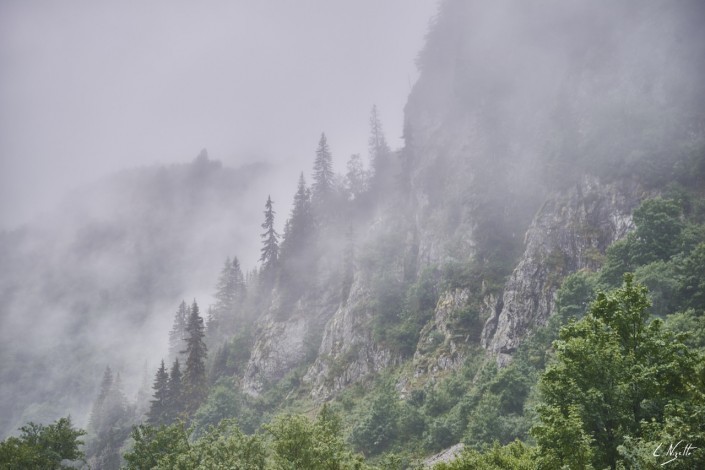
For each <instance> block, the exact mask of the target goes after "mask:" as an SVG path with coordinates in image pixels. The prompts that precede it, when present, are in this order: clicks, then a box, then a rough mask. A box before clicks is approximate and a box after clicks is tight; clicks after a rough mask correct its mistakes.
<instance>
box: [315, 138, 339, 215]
mask: <svg viewBox="0 0 705 470" xmlns="http://www.w3.org/2000/svg"><path fill="white" fill-rule="evenodd" d="M333 178H334V174H333V156H332V155H331V153H330V149H329V147H328V141H327V139H326V135H325V134H321V140H320V141H319V142H318V149H317V150H316V160H314V162H313V186H312V189H313V195H312V199H313V203H314V204H316V205H318V204H323V203H324V201H326V200H328V199H329V198H330V195H331V193H332V192H333Z"/></svg>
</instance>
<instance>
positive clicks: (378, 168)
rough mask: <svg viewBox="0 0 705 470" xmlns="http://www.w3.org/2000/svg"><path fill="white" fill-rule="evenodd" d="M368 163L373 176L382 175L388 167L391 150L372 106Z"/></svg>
mask: <svg viewBox="0 0 705 470" xmlns="http://www.w3.org/2000/svg"><path fill="white" fill-rule="evenodd" d="M369 150H370V161H371V162H372V168H373V170H374V172H375V175H380V174H381V173H384V172H385V171H386V169H387V167H388V165H389V155H390V153H391V150H390V149H389V145H388V144H387V139H386V138H385V137H384V131H383V130H382V121H380V119H379V114H378V113H377V106H376V105H375V106H372V112H371V114H370V139H369Z"/></svg>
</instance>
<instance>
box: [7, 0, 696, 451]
mask: <svg viewBox="0 0 705 470" xmlns="http://www.w3.org/2000/svg"><path fill="white" fill-rule="evenodd" d="M637 5H640V4H638V3H636V2H624V3H620V4H619V5H618V6H612V5H611V3H609V2H604V3H597V2H592V1H590V0H584V1H577V2H574V3H566V2H562V1H560V0H545V1H537V2H535V3H519V2H517V3H510V2H494V3H483V2H481V1H476V2H470V1H468V2H465V1H464V0H448V1H446V2H444V6H443V13H442V14H440V15H438V17H437V18H436V20H435V22H434V23H433V24H434V25H435V26H433V29H432V31H431V32H430V33H429V34H428V35H426V31H427V29H428V24H429V20H430V19H431V18H433V17H434V13H435V10H436V4H435V1H431V0H425V1H421V0H415V1H410V0H393V1H392V0H390V1H384V2H375V1H372V0H367V1H351V2H345V3H343V2H342V1H341V2H324V1H323V0H318V1H313V0H307V1H296V2H294V1H285V0H279V1H270V2H245V1H234V2H226V1H219V2H212V3H209V4H208V7H207V8H206V7H196V6H195V4H192V3H188V2H166V1H163V2H153V3H149V4H148V5H145V4H144V3H139V2H120V3H117V2H116V3H113V4H110V5H98V4H95V3H91V2H88V1H76V2H72V3H67V2H61V3H60V2H49V1H46V2H19V1H14V2H4V3H2V4H0V70H2V72H1V73H2V75H1V77H2V78H1V81H0V156H1V161H0V165H1V166H0V266H1V267H2V273H1V274H0V295H1V296H2V302H0V357H1V358H2V361H0V386H2V393H0V437H2V436H3V434H4V433H8V432H10V431H11V430H13V429H15V428H16V427H17V426H18V425H21V424H23V423H24V422H26V421H28V420H36V421H44V422H46V421H49V420H53V419H56V418H57V417H59V416H62V415H65V414H66V413H67V411H69V412H71V413H72V415H73V416H74V417H76V421H77V423H78V424H79V425H81V426H84V425H85V424H86V416H87V412H88V410H89V407H90V404H91V402H92V400H93V399H94V397H95V395H96V388H97V386H98V383H99V381H100V377H101V373H102V370H103V368H104V367H105V366H106V365H108V364H109V365H110V366H111V367H112V368H113V370H115V371H117V372H120V373H122V374H123V380H124V383H125V388H126V391H127V392H128V394H129V398H130V399H133V398H134V396H135V393H136V391H137V389H138V387H139V386H140V385H141V384H142V380H143V376H144V374H143V371H144V368H145V363H146V369H147V377H148V381H149V378H150V376H151V374H152V373H153V372H154V370H155V368H156V366H157V364H158V361H159V360H160V359H161V357H164V356H165V354H166V351H167V337H168V332H169V329H170V327H171V324H172V319H173V317H174V313H175V312H176V309H177V307H178V305H179V303H180V302H181V300H182V299H184V300H185V301H186V302H188V303H190V302H191V301H192V300H193V299H196V300H197V301H198V303H199V305H200V306H201V313H203V314H205V313H206V312H207V310H208V306H209V305H210V304H211V303H213V297H214V295H213V294H214V293H215V290H216V283H217V280H218V275H219V273H220V270H221V267H222V266H223V261H224V260H225V259H226V257H230V256H237V257H238V258H239V259H240V262H241V265H242V268H243V270H244V271H245V274H247V271H249V270H251V269H252V268H253V267H255V266H256V265H257V263H258V260H259V255H260V247H261V246H262V240H261V238H260V234H261V233H262V226H261V224H262V222H263V210H264V203H265V200H266V199H267V196H268V195H271V196H272V199H273V200H274V210H275V211H276V219H275V222H276V229H277V231H278V232H279V234H283V233H284V231H285V229H284V221H285V220H286V219H287V217H289V215H290V214H292V215H291V217H290V221H291V220H293V219H294V218H295V217H294V215H293V212H292V200H293V199H294V193H295V192H296V190H297V178H298V176H299V174H300V173H301V172H303V175H304V176H305V178H306V180H307V182H308V183H309V184H310V183H312V178H311V174H312V168H313V162H314V158H315V157H316V150H317V144H318V142H319V138H320V136H321V133H322V132H325V134H326V136H327V142H328V145H329V146H330V150H331V152H332V155H333V169H334V170H335V172H336V173H337V174H336V175H335V176H332V177H331V179H332V182H331V181H329V183H330V187H329V189H330V191H329V192H320V193H318V194H315V191H316V190H315V186H314V189H312V191H311V192H307V191H306V188H303V187H302V188H301V189H302V191H301V194H303V195H304V196H303V197H301V198H300V201H304V200H308V202H307V203H302V205H301V207H302V208H303V209H301V212H300V214H299V216H300V218H299V220H298V221H297V223H296V224H295V223H293V222H292V224H291V225H289V226H288V228H289V229H290V231H289V235H291V234H292V233H293V234H294V235H291V238H289V239H288V240H286V243H285V240H282V241H281V247H280V248H281V251H280V254H282V253H286V254H285V255H284V254H282V255H281V258H280V259H278V260H277V262H280V261H281V259H284V261H281V263H279V264H277V263H275V264H274V267H273V268H272V269H273V271H272V272H270V273H268V275H267V276H261V277H260V278H255V282H254V283H253V284H255V285H256V286H257V282H259V281H261V283H262V284H265V283H269V282H270V281H271V284H267V285H266V286H265V287H264V288H262V289H261V290H260V291H257V290H255V292H256V294H255V295H253V296H252V297H253V298H256V299H255V300H256V301H255V302H253V303H252V304H251V305H249V306H248V308H250V311H248V312H247V313H248V314H249V317H248V318H249V319H248V321H250V320H252V319H253V318H257V319H259V318H260V316H263V315H273V316H274V317H276V315H280V316H279V317H276V318H278V319H280V320H281V319H285V318H288V317H287V315H292V314H294V313H295V314H301V315H304V314H309V315H318V317H317V318H316V321H319V320H320V322H319V323H320V325H321V326H322V325H323V323H325V321H327V320H329V319H330V318H331V316H332V315H333V314H334V312H335V311H336V308H337V305H339V304H340V302H341V297H342V296H343V295H346V294H342V295H341V290H342V291H344V290H345V289H347V290H348V294H349V293H350V290H351V289H352V283H353V279H364V278H365V276H367V279H368V280H369V283H370V284H375V285H374V286H364V285H362V283H359V284H360V285H356V286H355V287H356V288H357V289H358V290H359V292H358V293H359V294H360V295H359V297H358V298H359V299H365V298H366V297H370V298H372V296H373V295H377V294H376V293H375V292H376V289H378V285H377V284H379V285H381V286H382V287H380V288H379V289H378V290H379V291H383V290H385V286H387V287H389V286H392V287H394V288H395V289H396V291H394V292H397V294H398V296H397V297H398V299H397V300H399V302H398V303H397V304H395V303H394V302H392V301H390V302H389V305H391V307H389V308H387V309H386V314H387V315H388V316H389V317H390V318H392V317H393V318H394V319H395V320H393V321H396V319H397V316H398V315H397V314H398V313H399V312H400V311H401V307H399V306H400V305H401V300H403V296H402V294H401V293H403V292H404V289H406V288H407V287H409V284H410V283H411V282H412V281H413V280H414V279H415V278H416V277H417V276H419V273H421V272H422V271H423V270H424V269H425V268H432V270H436V271H437V272H436V274H437V275H438V276H443V275H445V274H443V273H442V272H441V271H442V268H446V267H448V266H451V267H452V266H456V267H462V268H463V269H465V268H469V267H470V268H472V269H471V270H469V271H468V272H472V273H473V274H472V275H473V277H474V276H477V277H478V278H479V277H482V279H481V283H480V284H482V286H485V285H486V284H491V285H492V287H491V288H492V289H494V291H492V292H491V293H492V295H499V297H498V298H501V295H500V294H501V290H502V289H503V288H504V287H503V286H504V282H505V280H506V278H507V277H508V276H509V274H511V272H512V269H514V267H515V266H516V263H517V260H518V258H519V256H520V255H521V253H522V250H523V249H524V246H523V242H522V240H523V237H522V235H523V234H524V233H526V229H527V228H528V226H529V224H530V223H531V219H532V217H533V216H534V215H535V214H536V212H537V210H538V209H539V208H540V207H541V205H542V204H543V203H544V202H545V200H546V198H547V196H548V195H551V194H553V195H555V194H556V193H557V192H560V191H562V190H565V189H566V188H567V187H569V186H571V185H573V186H575V185H576V183H577V182H579V181H581V180H582V179H583V178H584V177H585V175H588V174H590V175H593V176H596V177H598V178H604V180H605V181H615V180H617V179H619V178H623V179H625V180H626V179H627V178H634V179H640V180H641V181H640V182H641V183H644V184H645V187H647V186H649V185H651V186H650V187H649V190H651V188H658V187H659V185H661V186H663V185H665V184H667V183H668V179H669V178H671V177H672V176H673V177H676V176H677V173H678V172H680V173H687V172H688V171H689V170H688V169H689V168H696V165H694V163H693V162H695V163H697V160H696V159H697V158H698V156H697V155H698V154H697V151H698V149H702V148H704V147H703V142H705V132H703V129H704V127H703V122H705V120H704V119H703V111H702V110H703V109H705V108H704V107H703V102H704V100H705V94H703V93H702V83H703V82H702V70H703V63H704V62H703V57H705V54H704V50H703V47H704V46H703V45H705V41H703V40H702V38H703V33H702V29H701V28H700V24H699V21H698V19H699V18H702V16H703V12H702V7H697V8H696V7H695V5H696V3H695V2H693V3H692V4H684V5H685V7H687V8H685V7H683V9H682V10H681V9H680V8H679V7H678V6H676V4H668V3H659V2H651V3H649V4H648V7H645V8H643V9H642V8H640V7H639V6H637ZM689 5H690V6H689ZM689 13H692V15H691V14H689ZM681 35H682V36H683V37H685V38H686V39H685V40H683V39H682V38H681ZM424 37H427V38H428V40H427V41H426V42H424ZM689 38H694V39H693V40H692V41H689ZM419 51H421V53H420V54H419ZM416 64H418V66H419V69H420V70H421V72H420V73H419V69H417V65H416ZM373 105H376V107H377V109H378V110H379V113H380V116H379V117H380V118H381V123H382V125H383V128H384V131H385V135H386V139H387V141H388V142H389V147H387V146H386V145H379V146H378V148H376V150H373V151H372V152H371V153H375V152H377V153H376V154H375V155H377V156H380V155H381V156H383V157H384V158H382V157H380V158H379V160H376V161H377V165H376V166H375V168H374V171H362V169H361V168H358V170H360V171H359V172H358V173H359V175H358V176H360V178H359V180H360V181H362V183H361V184H360V188H362V189H360V190H359V192H357V193H356V192H355V191H354V190H352V189H351V187H352V185H351V184H348V185H347V186H346V184H341V182H342V175H344V174H345V172H346V170H347V168H346V162H347V161H348V158H349V157H350V155H351V154H360V155H362V160H363V161H364V167H365V169H366V170H369V169H370V167H371V166H372V164H371V161H370V155H369V154H368V137H369V136H370V110H371V108H372V106H373ZM403 113H405V115H404V114H403ZM402 133H404V135H405V140H404V141H402V138H401V136H402ZM372 147H374V146H372ZM202 149H204V150H202ZM205 149H207V150H205ZM679 149H680V150H679ZM683 149H685V150H683ZM688 149H695V150H693V151H686V150H688ZM397 157H401V158H397ZM375 159H376V157H375ZM385 159H386V160H385ZM380 162H381V163H380ZM679 168H680V170H679ZM348 183H349V181H348ZM333 187H335V191H333V190H332V189H331V188H333ZM306 204H309V205H308V206H306ZM316 211H319V212H318V213H316ZM301 214H303V216H301ZM312 214H314V215H313V216H312ZM318 216H321V217H320V219H319V220H315V219H316V217H318ZM301 220H303V221H304V222H301ZM297 224H298V226H296V225H297ZM292 227H295V228H292ZM296 230H298V232H297V231H296ZM319 230H320V232H319ZM348 234H350V237H349V239H348V238H347V237H348ZM319 235H320V236H319ZM319 238H320V239H319ZM287 243H288V245H287ZM287 251H288V253H287ZM353 253H354V254H353ZM346 254H349V256H348V259H347V260H346V259H345V255H346ZM354 257H356V258H355V259H353V258H354ZM341 259H342V260H343V262H341ZM355 270H357V271H355ZM363 270H366V272H365V273H364V275H359V274H360V271H363ZM353 271H355V272H354V273H353ZM477 273H479V274H477ZM436 274H434V275H436ZM268 276H272V277H271V278H270V277H268ZM379 280H382V281H384V282H388V283H389V284H385V283H384V282H377V281H379ZM486 281H487V282H486ZM438 282H440V281H438ZM343 284H344V285H345V287H344V288H343V289H341V285H343ZM267 289H269V290H267ZM365 289H369V290H370V292H367V291H365ZM478 289H479V288H478ZM484 289H485V287H482V289H480V290H484ZM273 292H274V295H272V293H273ZM319 294H320V295H319ZM368 294H369V295H368ZM475 294H477V295H480V294H481V293H480V292H479V291H478V292H477V293H475ZM258 296H259V297H260V298H257V297H258ZM270 297H271V298H270ZM392 297H393V296H392ZM311 299H313V300H311ZM321 299H323V300H321ZM307 301H311V302H312V303H314V304H315V302H319V304H316V305H314V306H313V307H311V305H309V304H307V303H306V302H307ZM483 301H484V300H483ZM320 302H322V303H326V302H327V303H328V304H327V305H322V304H321V303H320ZM345 302H347V299H345ZM370 305H377V304H375V303H374V302H371V303H370ZM294 306H296V307H295V308H294ZM309 307H311V308H309ZM296 309H298V310H297V311H296V312H295V310H296ZM351 311H352V307H351ZM380 311H381V309H380V310H379V311H375V310H374V307H372V308H371V310H370V312H372V313H374V314H379V315H377V317H381V316H383V314H380ZM292 312H294V313H292ZM302 312H304V313H302ZM311 312H317V313H315V314H314V313H311ZM230 313H232V312H230ZM478 315H479V314H478ZM264 318H266V319H268V320H269V318H270V317H268V316H266V317H264ZM478 318H480V317H479V316H478ZM253 321H254V320H253ZM389 321H390V324H392V323H391V322H392V320H389ZM233 324H235V321H233V322H232V323H231V326H232V325H233ZM417 326H418V325H417ZM232 333H233V332H232V331H229V332H227V333H224V334H228V335H231V336H232ZM411 333H412V334H410V335H408V336H407V339H408V338H411V339H409V340H408V341H409V342H410V343H413V338H414V335H413V334H414V333H416V332H411ZM477 333H478V335H479V331H478V332H477ZM365 335H366V333H365ZM363 336H364V335H363ZM312 337H315V336H312ZM468 337H469V336H468ZM314 343H315V341H311V347H312V348H314V349H315V346H316V344H314ZM407 346H408V345H407ZM415 346H416V345H415V343H414V344H411V345H410V346H409V347H408V348H407V349H409V350H410V351H411V352H407V353H408V354H413V348H414V347H415ZM292 356H293V354H292ZM3 381H4V383H3ZM147 394H148V393H147ZM143 404H144V403H143Z"/></svg>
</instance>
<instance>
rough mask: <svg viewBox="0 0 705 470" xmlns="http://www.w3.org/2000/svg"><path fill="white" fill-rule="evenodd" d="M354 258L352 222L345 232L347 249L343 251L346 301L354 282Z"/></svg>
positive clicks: (343, 291) (343, 292) (343, 290)
mask: <svg viewBox="0 0 705 470" xmlns="http://www.w3.org/2000/svg"><path fill="white" fill-rule="evenodd" d="M354 259H355V245H354V242H353V228H352V224H351V225H349V226H348V230H347V233H346V234H345V251H344V253H343V286H342V287H343V288H342V296H341V297H342V300H343V302H344V303H345V302H347V301H348V296H349V295H350V288H351V287H352V283H353V276H354Z"/></svg>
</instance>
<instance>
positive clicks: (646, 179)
mask: <svg viewBox="0 0 705 470" xmlns="http://www.w3.org/2000/svg"><path fill="white" fill-rule="evenodd" d="M535 7H536V5H531V6H529V5H528V4H523V3H522V4H512V5H511V6H510V5H509V4H506V3H501V2H500V3H493V4H491V5H487V4H485V3H481V2H465V1H447V2H444V3H443V5H442V8H441V9H440V11H439V15H438V17H437V18H436V21H435V24H434V26H433V27H432V29H431V31H430V33H429V35H428V40H427V45H426V47H425V49H424V51H422V53H421V54H420V56H419V67H420V69H421V76H420V78H419V80H418V83H417V84H416V85H415V87H414V89H413V91H412V93H411V96H410V98H409V102H408V104H407V107H406V128H405V138H406V146H405V148H404V149H403V150H402V152H401V153H400V154H399V156H398V162H397V163H398V164H397V168H396V169H395V171H396V172H397V173H398V177H397V179H396V181H395V182H394V184H390V185H389V187H387V188H386V189H385V192H384V193H383V195H379V196H381V197H382V198H383V200H384V202H383V203H380V204H378V205H377V206H376V209H375V210H374V211H373V212H369V213H368V216H367V218H362V219H361V220H358V221H356V222H357V225H356V227H355V228H356V234H357V240H356V243H357V245H356V250H357V251H356V253H357V258H356V261H355V265H354V273H353V276H352V279H353V281H352V284H351V287H350V290H349V295H348V296H347V298H345V299H341V298H340V296H339V295H338V294H339V292H338V291H339V286H338V285H337V284H335V283H331V282H325V281H323V282H322V284H321V285H319V288H318V289H319V290H317V291H316V294H315V295H313V294H308V295H304V296H301V297H300V298H299V301H298V302H299V303H298V304H297V305H296V307H295V308H294V310H293V313H291V317H290V318H287V319H286V320H284V321H281V320H277V319H276V318H274V317H272V316H271V315H270V316H267V317H266V319H267V320H266V321H265V322H262V323H260V326H259V336H258V339H257V342H256V346H255V350H254V353H253V355H252V357H251V359H250V363H249V365H248V367H247V374H246V376H245V377H244V382H243V384H244V385H243V386H244V389H245V390H246V391H248V393H254V394H257V393H258V392H259V391H260V390H261V389H262V387H263V384H264V383H268V381H271V380H275V381H276V380H277V379H278V378H281V377H283V376H284V375H285V374H286V373H287V372H288V371H289V372H290V371H293V370H294V369H296V368H300V367H303V368H304V369H306V372H305V373H304V375H303V382H304V383H305V384H307V385H308V386H309V387H310V388H311V396H313V397H315V398H316V399H317V400H322V399H327V398H330V397H332V396H334V395H335V394H336V393H338V392H339V391H341V390H342V389H344V388H345V387H346V386H347V385H350V384H351V383H354V382H357V381H359V380H361V379H363V378H365V377H370V376H372V375H373V374H376V373H379V372H380V371H383V370H386V369H387V368H389V367H390V366H393V365H399V364H402V363H405V361H408V360H409V359H411V358H412V357H414V363H416V364H420V363H421V362H426V363H428V361H431V362H434V364H435V365H425V366H424V367H430V369H434V368H438V367H440V368H444V367H449V366H450V364H454V363H455V364H459V363H460V362H461V361H460V360H459V359H458V358H459V357H460V358H462V357H463V352H462V351H463V350H467V349H468V348H469V346H470V345H471V344H477V343H478V342H479V343H480V344H481V345H482V346H483V347H484V348H486V349H487V350H488V351H489V352H491V353H492V354H496V355H498V360H499V362H500V363H502V364H504V363H506V361H507V360H508V358H509V356H510V355H511V353H512V352H513V351H515V350H516V347H517V346H518V345H519V344H520V343H521V341H522V339H524V338H525V337H526V336H527V335H528V334H529V333H530V332H531V331H532V330H533V329H534V328H535V327H536V326H539V325H542V324H544V323H545V322H546V321H547V319H548V318H549V317H550V315H551V312H552V309H553V302H554V297H555V292H556V289H557V288H558V287H559V286H560V283H561V280H562V279H563V278H564V277H565V276H566V275H568V274H570V273H572V272H575V271H577V270H580V269H588V270H594V269H596V268H598V267H599V265H600V263H601V260H602V259H603V258H604V252H605V250H606V248H607V247H608V246H609V245H610V244H611V243H612V242H614V241H615V240H618V239H620V238H622V237H624V236H625V234H626V233H627V232H628V231H629V230H630V229H631V227H632V225H631V211H632V210H633V209H634V208H635V207H636V206H637V205H638V204H639V202H640V201H641V200H642V199H643V198H645V197H647V196H649V195H653V194H656V193H657V192H658V188H661V187H663V185H664V183H666V182H669V181H672V180H674V179H676V180H679V181H683V182H686V183H687V182H689V181H690V182H692V180H693V178H702V162H701V161H700V160H699V158H700V157H699V155H700V153H699V152H701V150H702V146H703V138H704V137H705V135H704V133H703V123H704V122H705V121H704V120H703V118H704V116H705V113H703V109H705V107H703V106H702V105H703V104H705V101H704V98H705V95H704V94H703V87H702V82H701V81H700V71H701V68H700V67H701V66H702V65H703V64H705V61H704V60H703V59H704V57H705V56H704V54H703V52H704V49H703V44H704V43H695V42H690V43H689V44H687V45H684V44H682V42H681V39H680V37H681V36H680V35H681V34H685V32H687V33H688V34H691V33H693V34H695V36H697V37H701V36H702V32H700V33H697V32H696V30H695V28H697V26H696V23H695V22H694V21H695V20H694V18H693V15H695V16H697V15H698V14H700V13H702V8H701V7H700V6H698V5H696V4H688V5H680V6H676V5H674V4H666V3H659V2H654V3H649V4H645V5H639V4H637V3H629V2H626V3H621V4H619V5H610V6H609V7H607V6H605V5H599V4H596V3H594V2H587V1H586V2H578V3H577V4H571V5H567V4H565V2H559V1H549V0H547V1H544V2H541V8H535ZM547 12H550V13H547ZM698 35H700V36H698ZM676 71H677V72H676ZM698 165H700V166H698ZM532 219H533V222H532ZM525 233H526V236H524V234H525ZM522 253H523V254H522ZM325 256H338V253H331V252H329V253H327V255H324V257H325ZM334 279H337V278H335V277H334ZM424 283H428V285H429V286H430V287H428V286H426V287H428V288H429V289H430V291H432V292H431V293H430V294H429V298H428V299H425V301H427V302H429V305H427V306H424V307H423V308H421V309H419V308H412V307H410V306H409V303H410V302H412V301H416V302H417V303H418V299H416V300H413V299H410V297H409V296H410V295H411V294H410V291H408V290H407V289H419V288H425V287H424ZM380 286H383V287H380ZM413 286H416V287H413ZM380 291H382V292H380ZM414 295H415V294H414ZM323 299H325V300H323ZM423 301H424V300H423V299H422V302H423ZM436 301H438V305H436ZM448 304H451V305H454V307H453V309H454V310H456V311H457V313H456V314H454V315H450V316H451V317H454V319H453V321H450V320H449V319H448V318H447V317H448V316H449V315H448V313H447V311H448V306H447V305H448ZM417 307H418V305H417ZM387 309H391V313H390V312H388V311H387ZM380 318H381V319H380ZM483 323H484V327H483V326H482V325H483ZM321 324H325V326H324V327H323V329H322V332H321ZM397 330H398V331H397ZM414 330H415V331H414ZM395 335H396V336H395ZM431 337H432V338H431ZM318 338H320V340H319V339H318ZM419 339H420V341H421V342H420V343H419V344H416V341H417V340H419ZM313 340H316V344H319V343H318V342H319V341H320V345H319V346H317V349H318V353H317V357H316V358H315V360H313V362H312V363H311V364H310V365H309V366H306V364H308V363H309V362H310V361H311V357H312V356H311V354H310V350H309V349H310V348H313V347H314V345H313V344H311V341H313ZM429 341H439V342H440V343H442V344H443V345H444V346H443V347H442V348H441V350H444V351H446V352H444V353H441V354H440V356H438V357H435V356H434V357H433V358H424V357H423V356H424V353H423V352H422V351H424V350H428V349H429V347H428V344H426V345H424V342H426V343H428V342H429ZM284 345H288V346H290V347H291V348H289V349H287V348H284ZM431 349H433V351H439V350H438V349H437V348H431ZM285 350H287V351H289V352H288V353H285V352H284V351H285ZM414 351H416V352H414ZM434 354H435V353H434ZM453 358H455V359H453Z"/></svg>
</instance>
